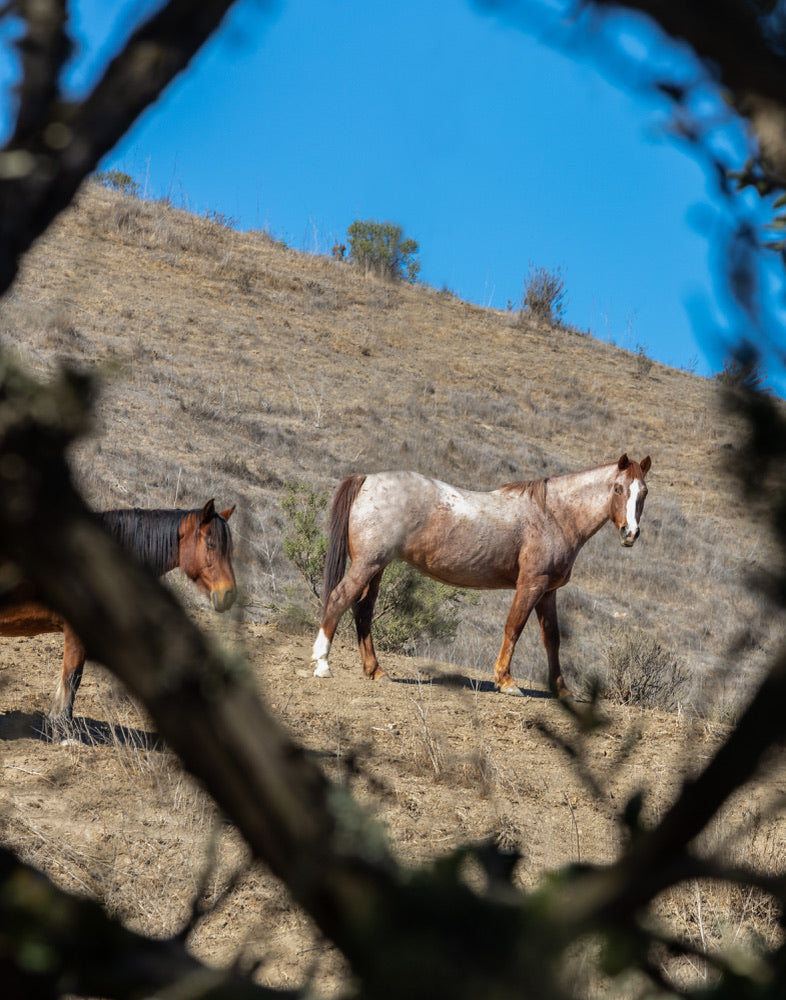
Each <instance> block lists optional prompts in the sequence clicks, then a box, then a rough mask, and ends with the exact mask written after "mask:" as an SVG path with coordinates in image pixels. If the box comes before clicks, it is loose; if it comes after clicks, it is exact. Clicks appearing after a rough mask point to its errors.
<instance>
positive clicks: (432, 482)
mask: <svg viewBox="0 0 786 1000" xmlns="http://www.w3.org/2000/svg"><path fill="white" fill-rule="evenodd" d="M650 464H651V463H650V458H649V456H647V458H645V459H643V460H642V461H641V462H640V463H639V462H633V461H631V460H630V459H629V458H628V456H627V455H623V456H622V457H621V458H620V459H619V461H617V462H613V463H611V464H610V465H602V466H600V467H599V468H595V469H588V470H586V471H584V472H575V473H570V474H568V475H563V476H552V477H550V478H548V479H541V480H538V481H535V482H521V483H508V484H507V485H506V486H501V487H500V488H499V489H497V490H494V491H493V492H491V493H474V492H469V491H468V490H462V489H457V488H456V487H454V486H448V485H447V484H446V483H441V482H439V481H438V480H436V479H429V478H427V477H426V476H421V475H419V474H418V473H416V472H381V473H377V474H373V475H368V476H359V475H358V476H349V477H348V478H347V479H345V480H344V481H343V483H342V484H341V485H340V486H339V488H338V491H337V493H336V496H335V499H334V501H333V508H332V512H331V517H330V529H329V541H328V551H327V559H326V563H325V576H324V589H323V617H322V625H321V628H320V630H319V635H318V636H317V639H316V642H315V643H314V651H313V654H312V661H313V662H314V664H315V669H314V675H315V676H316V677H329V676H330V666H329V664H328V654H329V652H330V646H331V643H332V641H333V636H334V635H335V632H336V627H337V626H338V623H339V620H340V619H341V616H342V615H343V614H344V612H345V611H346V610H347V608H349V607H350V605H351V606H352V609H353V612H354V616H355V625H356V628H357V636H358V645H359V647H360V656H361V659H362V662H363V673H364V674H365V675H366V676H367V677H370V678H372V679H373V680H379V679H380V678H381V677H384V676H385V672H384V670H382V668H381V667H380V665H379V662H378V661H377V657H376V654H375V652H374V644H373V642H372V638H371V620H372V615H373V611H374V603H375V601H376V598H377V593H378V591H379V584H380V580H381V579H382V573H383V572H384V570H385V567H386V566H387V565H388V563H390V562H391V561H392V560H393V559H396V558H398V559H403V560H404V561H405V562H408V563H409V564H410V565H411V566H414V567H415V569H417V570H419V571H420V572H421V573H424V574H425V575H426V576H430V577H433V578H434V579H435V580H439V581H441V582H442V583H447V584H450V585H452V586H455V587H470V588H478V589H488V590H491V589H513V590H515V592H516V593H515V596H514V598H513V604H512V606H511V609H510V612H509V614H508V618H507V621H506V622H505V634H504V639H503V641H502V648H501V649H500V652H499V656H498V657H497V661H496V663H495V665H494V682H495V684H496V687H497V688H498V689H499V690H500V691H503V692H504V693H505V694H521V693H522V692H521V689H520V688H519V687H518V686H517V685H516V683H515V681H514V680H513V677H512V676H511V673H510V661H511V657H512V656H513V650H514V649H515V647H516V642H517V641H518V638H519V636H520V635H521V631H522V629H523V628H524V625H525V624H526V622H527V618H528V617H529V614H530V612H531V611H532V609H533V608H534V609H535V611H536V613H537V616H538V620H539V622H540V628H541V634H542V637H543V644H544V646H545V647H546V655H547V658H548V665H549V687H550V688H551V690H552V692H553V693H554V694H555V695H557V696H558V697H565V696H567V695H569V694H570V692H569V691H568V688H567V686H566V684H565V681H564V679H563V677H562V669H561V667H560V662H559V626H558V623H557V597H556V592H557V589H558V588H559V587H562V586H564V585H565V584H566V583H567V582H568V580H569V579H570V574H571V571H572V569H573V563H574V562H575V560H576V556H577V555H578V554H579V550H580V549H581V547H582V545H584V543H585V542H586V541H587V540H588V539H589V538H591V537H592V536H593V535H594V534H595V532H596V531H598V530H599V529H600V528H601V527H602V526H603V525H604V524H605V523H606V522H607V521H609V520H611V522H612V524H613V525H614V527H615V528H617V530H618V531H619V537H620V541H621V542H622V544H623V545H625V546H628V547H629V546H631V545H633V543H634V542H635V541H636V539H637V538H638V537H639V520H640V518H641V513H642V510H643V507H644V498H645V497H646V495H647V487H646V484H645V482H644V477H645V476H646V474H647V473H648V472H649V469H650ZM347 558H349V559H351V565H350V567H349V569H348V570H346V563H347ZM345 570H346V572H345Z"/></svg>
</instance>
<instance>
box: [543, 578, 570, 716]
mask: <svg viewBox="0 0 786 1000" xmlns="http://www.w3.org/2000/svg"><path fill="white" fill-rule="evenodd" d="M535 611H536V612H537V615H538V621H539V622H540V634H541V636H542V638H543V645H544V646H545V647H546V657H547V659H548V662H549V687H550V688H551V693H552V694H553V695H554V696H555V697H557V698H569V697H570V691H569V690H568V686H567V684H566V683H565V680H564V678H563V676H562V667H561V666H560V662H559V622H558V620H557V591H556V590H549V591H547V592H546V593H545V594H544V595H543V597H541V599H540V600H539V601H538V603H537V604H536V605H535Z"/></svg>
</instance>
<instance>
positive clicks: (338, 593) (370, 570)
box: [311, 559, 387, 677]
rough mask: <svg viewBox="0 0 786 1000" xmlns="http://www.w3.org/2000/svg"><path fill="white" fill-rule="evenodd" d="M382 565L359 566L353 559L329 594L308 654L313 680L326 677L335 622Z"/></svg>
mask: <svg viewBox="0 0 786 1000" xmlns="http://www.w3.org/2000/svg"><path fill="white" fill-rule="evenodd" d="M385 565H387V564H384V565H382V566H380V565H379V564H378V563H373V564H371V565H368V564H361V562H360V560H359V559H355V560H354V561H353V563H352V565H351V566H350V567H349V569H348V570H347V572H346V573H345V574H344V576H343V578H342V579H341V581H340V582H339V584H338V585H337V586H336V587H335V588H334V590H333V591H332V592H331V594H330V597H329V598H328V601H327V604H326V606H325V614H324V616H323V618H322V623H321V625H320V628H319V634H318V635H317V638H316V642H315V643H314V649H313V652H312V653H311V660H312V662H313V663H314V665H315V666H314V676H315V677H330V664H329V663H328V656H329V654H330V647H331V645H332V643H333V636H334V635H335V634H336V629H337V628H338V623H339V622H340V621H341V618H342V616H343V614H344V612H345V611H347V610H348V608H349V607H350V606H351V605H352V604H354V603H355V602H356V601H359V600H360V599H361V597H362V595H363V592H364V591H365V589H366V587H368V585H369V584H370V582H371V580H372V579H373V578H374V577H375V576H376V575H377V574H380V575H381V573H382V571H383V570H384V568H385ZM361 653H362V651H361Z"/></svg>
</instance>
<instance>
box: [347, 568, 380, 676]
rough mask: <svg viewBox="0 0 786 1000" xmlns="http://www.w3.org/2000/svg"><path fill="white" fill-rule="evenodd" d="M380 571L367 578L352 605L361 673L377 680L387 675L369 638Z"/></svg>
mask: <svg viewBox="0 0 786 1000" xmlns="http://www.w3.org/2000/svg"><path fill="white" fill-rule="evenodd" d="M382 572H383V571H380V572H379V573H377V574H376V576H373V577H372V578H371V580H369V583H368V586H367V587H366V589H365V591H364V592H363V594H361V596H360V597H359V598H358V600H356V601H355V603H354V604H353V605H352V611H353V613H354V615H355V628H356V630H357V634H358V648H359V649H360V659H361V660H362V662H363V673H364V674H365V675H366V677H370V678H371V680H372V681H378V680H380V679H381V678H382V677H386V676H387V674H386V673H385V671H384V670H383V669H382V667H380V665H379V661H378V660H377V654H376V653H375V652H374V641H373V639H372V638H371V620H372V618H373V617H374V605H375V604H376V602H377V594H378V593H379V584H380V581H381V580H382Z"/></svg>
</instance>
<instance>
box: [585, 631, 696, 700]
mask: <svg viewBox="0 0 786 1000" xmlns="http://www.w3.org/2000/svg"><path fill="white" fill-rule="evenodd" d="M605 646H606V676H605V678H603V679H602V680H601V687H602V689H603V693H604V695H605V696H606V697H607V698H608V699H609V700H610V701H614V702H617V703H618V704H620V705H641V706H642V707H643V708H657V709H661V710H663V711H666V712H672V711H675V710H676V709H677V708H679V707H680V705H682V704H684V702H685V700H686V698H687V695H688V684H689V676H688V673H687V671H686V670H685V667H684V666H683V664H682V663H681V662H680V660H679V659H678V658H677V656H676V654H675V653H674V652H672V651H671V650H668V649H664V648H663V646H661V645H660V643H659V642H657V641H656V640H655V639H653V638H652V637H651V636H649V635H646V634H645V633H644V632H639V631H638V630H636V629H633V628H631V627H630V626H629V625H613V626H611V627H609V628H608V629H607V630H606V635H605Z"/></svg>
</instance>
